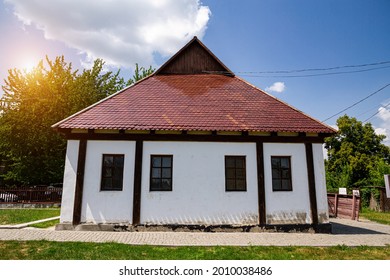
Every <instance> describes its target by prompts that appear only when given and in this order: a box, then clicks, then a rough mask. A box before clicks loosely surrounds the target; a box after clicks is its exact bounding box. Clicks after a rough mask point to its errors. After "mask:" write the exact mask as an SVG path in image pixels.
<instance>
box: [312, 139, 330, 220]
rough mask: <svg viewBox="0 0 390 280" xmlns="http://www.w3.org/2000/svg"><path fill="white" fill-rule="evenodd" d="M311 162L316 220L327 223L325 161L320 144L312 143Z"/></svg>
mask: <svg viewBox="0 0 390 280" xmlns="http://www.w3.org/2000/svg"><path fill="white" fill-rule="evenodd" d="M313 162H314V174H315V182H316V195H317V212H318V222H319V223H328V222H329V212H328V197H327V192H326V177H325V163H324V154H323V149H322V144H313Z"/></svg>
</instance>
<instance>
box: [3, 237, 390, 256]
mask: <svg viewBox="0 0 390 280" xmlns="http://www.w3.org/2000/svg"><path fill="white" fill-rule="evenodd" d="M0 259H2V260H262V259H264V260H389V259H390V246H386V247H367V246H359V247H347V246H334V247H275V246H269V247H264V246H253V247H229V246H214V247H163V246H133V245H126V244H118V243H86V242H52V241H0Z"/></svg>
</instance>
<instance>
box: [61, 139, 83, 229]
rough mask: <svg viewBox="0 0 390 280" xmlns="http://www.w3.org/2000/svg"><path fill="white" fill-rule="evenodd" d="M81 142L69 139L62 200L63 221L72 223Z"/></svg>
mask: <svg viewBox="0 0 390 280" xmlns="http://www.w3.org/2000/svg"><path fill="white" fill-rule="evenodd" d="M79 142H80V141H78V140H68V142H67V147H66V158H65V171H64V181H63V182H64V184H63V190H62V201H61V218H60V222H61V223H71V222H72V219H73V206H74V193H75V187H76V175H77V159H78V154H79Z"/></svg>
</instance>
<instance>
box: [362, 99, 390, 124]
mask: <svg viewBox="0 0 390 280" xmlns="http://www.w3.org/2000/svg"><path fill="white" fill-rule="evenodd" d="M388 106H390V102H389V103H387V104H386V105H385V106H383V107H381V108H379V110H378V111H377V112H376V113H375V114H373V115H372V116H371V117H369V118H368V119H366V120H365V121H364V122H363V123H365V122H367V121H368V120H370V119H372V118H373V117H375V116H376V115H378V114H379V112H380V111H381V110H383V109H386V108H387V107H388Z"/></svg>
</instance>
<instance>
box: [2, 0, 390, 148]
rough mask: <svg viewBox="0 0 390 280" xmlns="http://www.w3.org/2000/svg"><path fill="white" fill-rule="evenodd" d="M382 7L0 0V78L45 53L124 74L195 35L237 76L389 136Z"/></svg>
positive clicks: (334, 0) (330, 2)
mask: <svg viewBox="0 0 390 280" xmlns="http://www.w3.org/2000/svg"><path fill="white" fill-rule="evenodd" d="M389 12H390V1H388V0H375V1H366V0H343V1H339V0H326V1H325V0H324V1H320V0H318V1H312V0H295V1H289V0H240V1H238V0H202V1H197V0H181V1H177V0H100V1H95V0H83V1H79V0H78V1H76V0H56V1H53V0H29V1H24V0H0V34H1V35H2V43H1V44H0V84H2V85H3V84H4V79H6V77H7V76H8V74H7V73H8V70H9V69H13V68H18V69H26V71H28V70H29V69H30V68H31V67H32V66H34V65H36V64H37V63H38V62H39V60H41V59H44V58H45V56H46V55H47V56H48V57H49V58H50V59H54V58H55V57H56V56H61V55H64V56H65V60H66V61H68V62H72V65H73V67H75V68H80V69H81V68H88V67H90V66H91V63H92V62H93V60H94V59H96V58H102V59H103V60H104V61H105V62H106V67H107V70H117V69H119V68H120V69H121V73H122V75H123V76H124V77H125V78H129V77H130V76H131V73H132V71H133V69H134V65H135V63H138V64H139V65H141V66H145V67H146V68H147V67H149V66H150V65H152V66H153V67H156V68H158V67H159V66H161V65H162V64H163V63H164V62H165V61H166V60H168V59H169V57H170V56H172V55H173V54H174V53H175V52H176V51H178V50H179V49H180V48H181V47H182V46H184V45H185V44H186V43H187V42H188V41H189V40H191V39H192V38H193V36H198V38H200V39H201V40H202V42H203V43H204V44H205V45H206V46H207V47H208V48H209V49H210V50H211V51H212V52H213V53H214V54H215V55H216V56H217V57H218V58H219V59H220V60H221V61H222V62H223V63H224V64H225V65H226V66H227V67H228V68H230V69H231V70H232V71H233V72H235V74H236V75H237V76H240V77H242V78H244V79H245V80H247V81H249V82H250V83H252V84H253V85H255V86H257V87H259V88H261V89H264V90H266V91H267V92H268V93H270V94H272V95H273V96H275V97H276V98H278V99H281V100H283V101H285V102H287V103H288V104H290V105H292V106H293V107H295V108H297V109H299V110H301V111H303V112H304V113H306V114H308V115H310V116H312V117H314V118H316V119H318V120H320V121H324V120H326V121H325V123H327V124H329V125H332V126H334V125H335V124H336V120H337V118H338V117H339V116H341V115H343V114H347V115H349V116H352V117H356V118H357V119H358V120H360V121H363V122H364V121H366V120H367V119H368V121H369V122H371V123H372V125H373V126H374V128H375V129H376V132H377V133H380V134H386V135H387V136H388V138H387V139H386V141H385V143H386V144H387V145H389V144H390V105H389V103H390V86H387V85H389V84H390V16H389ZM362 65H366V66H362ZM310 69H317V70H310ZM326 69H328V70H326ZM308 70H310V71H308ZM0 94H1V91H0ZM370 95H371V96H370ZM368 96H369V97H368ZM365 98H366V99H365ZM362 99H365V100H363V101H362V102H359V101H360V100H362ZM355 103H358V104H357V105H354V104H355ZM352 105H354V106H352ZM350 106H352V107H351V108H350V109H348V110H346V111H344V112H342V113H341V114H338V115H336V116H334V117H332V118H329V117H331V116H333V115H335V114H337V113H339V112H340V111H343V110H344V109H346V108H348V107H350Z"/></svg>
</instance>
